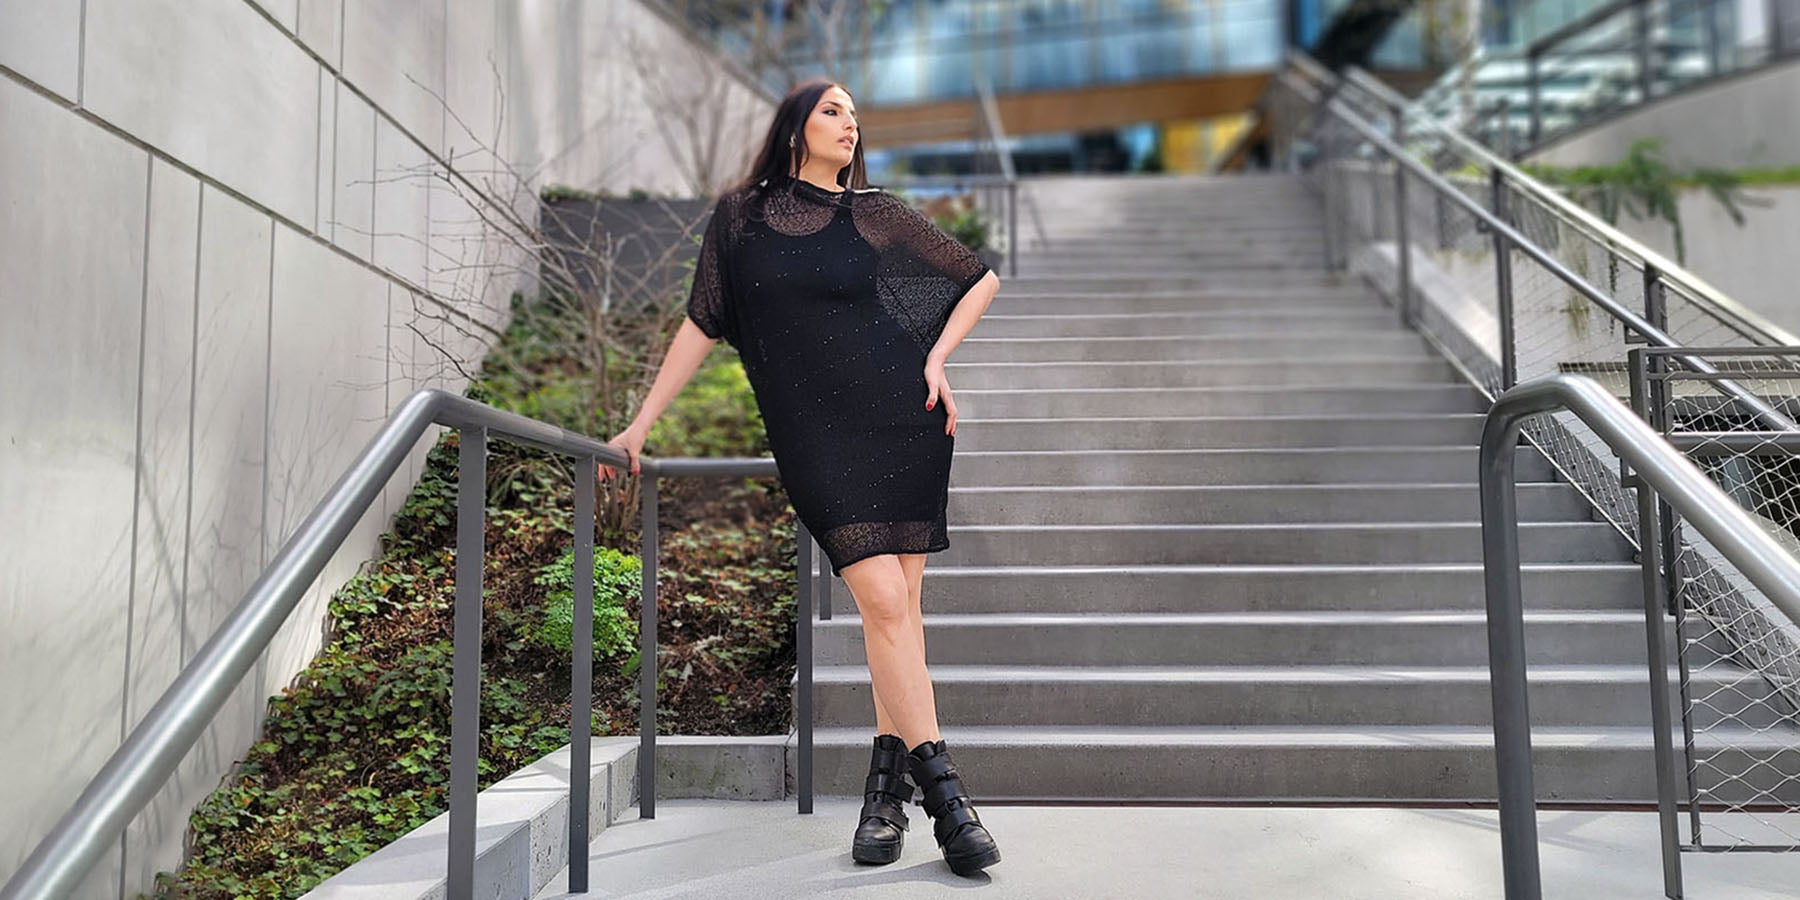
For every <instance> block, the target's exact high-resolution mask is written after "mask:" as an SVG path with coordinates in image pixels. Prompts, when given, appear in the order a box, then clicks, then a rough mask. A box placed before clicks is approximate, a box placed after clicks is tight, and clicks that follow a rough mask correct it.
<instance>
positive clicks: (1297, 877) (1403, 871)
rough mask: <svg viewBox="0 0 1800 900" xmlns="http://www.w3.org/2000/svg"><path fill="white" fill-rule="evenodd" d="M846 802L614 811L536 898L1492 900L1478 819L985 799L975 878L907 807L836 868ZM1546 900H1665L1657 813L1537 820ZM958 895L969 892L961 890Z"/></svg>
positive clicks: (1731, 895) (1695, 864)
mask: <svg viewBox="0 0 1800 900" xmlns="http://www.w3.org/2000/svg"><path fill="white" fill-rule="evenodd" d="M858 808H859V803H858V802H857V801H855V800H851V799H843V798H820V799H819V801H818V803H817V805H816V807H815V809H816V811H815V812H814V813H813V814H811V815H806V816H802V815H799V814H797V813H796V812H795V811H794V803H793V801H791V800H788V801H782V802H731V801H715V800H667V801H663V802H660V803H658V804H657V811H656V812H657V817H656V819H655V820H653V821H645V820H641V819H637V818H636V817H635V813H628V814H627V815H626V816H625V817H624V818H622V819H620V820H619V821H618V822H617V823H616V824H614V825H613V826H612V827H611V828H608V829H607V830H606V832H605V833H604V834H602V835H601V836H600V837H599V838H598V839H596V840H595V841H594V843H593V853H592V856H591V863H590V866H591V868H590V870H589V871H590V873H591V888H592V890H590V892H589V893H588V894H585V895H570V894H568V893H566V885H567V877H568V875H567V872H566V871H565V872H563V873H560V874H559V875H558V876H557V877H556V879H555V880H553V881H552V882H551V883H550V885H549V887H548V888H547V889H546V890H545V891H544V892H543V893H541V894H539V895H538V896H539V898H540V900H561V898H569V897H573V896H585V897H638V898H650V897H655V898H676V897H705V898H709V900H711V898H764V897H767V898H784V900H785V898H794V897H834V898H836V897H871V898H873V897H880V898H891V897H908V898H911V897H964V898H968V897H976V896H979V897H982V898H984V900H996V898H1032V900H1038V898H1059V900H1063V898H1066V900H1084V898H1115V897H1116V898H1162V897H1168V898H1233V900H1244V898H1280V900H1288V898H1295V900H1298V898H1315V897H1316V898H1371V900H1374V898H1380V900H1410V898H1419V900H1452V898H1499V897H1501V896H1502V890H1501V882H1500V838H1499V833H1498V831H1497V828H1496V825H1497V816H1496V814H1495V812H1494V811H1493V810H1463V809H1378V808H1335V809H1334V808H1242V807H1082V806H1003V805H998V804H986V805H983V806H982V808H981V814H982V819H983V821H985V822H986V823H987V824H988V826H989V827H990V828H991V829H992V830H993V832H994V835H995V838H996V839H997V840H998V841H999V842H1000V848H1001V852H1002V853H1003V854H1004V858H1003V859H1002V860H1001V861H1000V862H999V863H998V864H997V865H995V866H993V867H991V868H989V869H987V870H986V871H985V872H984V873H983V876H982V877H978V878H973V879H968V878H959V877H957V876H955V875H953V874H951V873H950V870H949V869H948V868H946V867H945V866H944V863H943V859H942V857H941V856H940V855H939V854H938V850H937V847H936V845H935V844H934V843H933V842H932V839H931V827H930V823H929V820H927V819H926V818H925V817H924V813H923V811H922V810H919V809H918V807H917V806H916V805H915V806H912V807H909V808H908V814H909V815H912V817H913V820H912V821H913V825H912V830H911V831H909V832H908V833H907V844H906V851H905V853H904V854H903V855H902V856H901V858H900V860H899V861H898V862H895V863H893V864H892V865H887V866H859V865H857V864H856V863H854V862H852V861H851V859H850V835H851V832H852V831H853V830H854V828H855V821H856V812H857V810H858ZM1538 822H1539V824H1538V828H1539V833H1540V836H1541V838H1542V851H1541V852H1542V854H1543V873H1544V896H1545V897H1549V898H1568V900H1602V898H1614V897H1619V898H1624V897H1630V898H1654V897H1659V896H1661V895H1662V888H1661V868H1660V866H1659V864H1658V862H1657V856H1656V853H1657V850H1656V848H1657V831H1656V818H1655V816H1654V815H1653V814H1648V813H1604V812H1556V811H1545V812H1541V813H1540V814H1539V820H1538ZM1682 862H1683V864H1684V865H1685V866H1686V869H1687V888H1688V890H1687V896H1688V897H1689V898H1690V900H1711V898H1719V900H1727V898H1728V900H1762V898H1771V900H1773V898H1791V897H1793V896H1794V895H1795V887H1794V886H1795V885H1796V884H1800V854H1794V853H1788V854H1767V853H1744V854H1691V853H1690V854H1684V855H1683V857H1682ZM971 890H973V893H971Z"/></svg>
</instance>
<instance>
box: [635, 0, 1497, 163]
mask: <svg viewBox="0 0 1800 900" xmlns="http://www.w3.org/2000/svg"><path fill="white" fill-rule="evenodd" d="M657 2H662V3H664V4H665V5H666V6H667V7H668V8H669V9H671V10H672V11H673V12H674V13H675V14H677V15H678V16H680V17H682V18H683V19H685V20H686V21H689V22H692V23H693V25H694V27H695V29H696V30H697V31H698V32H699V33H701V34H703V35H705V36H706V38H707V39H708V40H709V41H712V42H713V43H714V44H715V45H716V46H718V47H719V48H720V49H721V50H722V51H723V52H724V53H726V54H727V55H728V56H730V57H732V58H734V59H736V60H738V61H739V62H741V63H742V64H743V65H744V66H745V67H746V68H747V69H749V70H751V71H753V72H755V73H757V75H758V77H760V78H761V79H762V80H763V81H764V82H765V83H766V84H767V85H768V87H769V89H770V90H771V91H772V92H781V91H784V90H785V89H786V86H787V85H788V84H791V83H792V82H793V80H794V79H796V78H798V77H803V76H806V75H815V74H816V75H825V76H826V77H831V78H835V79H838V80H841V81H843V82H844V83H845V84H846V86H847V87H848V88H849V90H850V92H851V93H852V94H853V95H855V96H856V97H857V98H858V108H859V110H860V111H862V112H863V114H864V115H863V128H864V132H865V135H866V137H867V139H868V143H869V147H870V150H869V166H870V169H871V176H870V177H871V180H873V181H877V182H879V181H881V179H882V178H887V177H892V176H897V175H899V174H902V173H917V174H927V173H943V172H969V171H974V170H976V169H978V168H979V167H980V165H981V163H980V159H979V158H980V157H981V156H982V154H983V152H984V151H983V150H982V149H981V148H980V146H979V144H978V142H977V141H976V140H975V132H976V130H977V129H978V124H977V123H978V118H979V109H978V107H979V104H980V96H981V95H980V91H981V90H983V89H984V88H985V89H987V90H989V91H991V93H992V94H993V96H994V100H995V103H996V107H997V108H996V110H995V112H996V114H997V116H998V118H999V119H1000V120H1001V121H1003V122H1004V123H1005V128H1006V134H1007V136H1008V137H1009V138H1010V141H1009V148H1010V149H1011V151H1012V154H1013V159H1014V162H1015V164H1016V165H1017V167H1018V170H1019V172H1021V173H1038V172H1067V171H1076V172H1083V171H1167V172H1177V173H1179V172H1188V173H1193V172H1204V171H1207V170H1208V169H1209V168H1211V167H1213V166H1214V165H1216V164H1217V162H1218V161H1219V160H1220V159H1221V157H1222V155H1223V154H1224V153H1225V151H1226V150H1227V149H1228V148H1229V147H1230V146H1231V144H1232V142H1233V140H1234V139H1235V138H1236V137H1237V136H1238V135H1239V133H1240V132H1241V131H1242V130H1243V128H1244V127H1245V125H1246V122H1247V121H1248V119H1247V116H1246V113H1247V112H1248V111H1249V109H1250V107H1251V106H1252V105H1253V104H1254V102H1255V101H1256V99H1257V97H1258V96H1259V95H1260V94H1261V91H1262V89H1263V87H1264V85H1265V84H1266V82H1267V79H1268V75H1269V73H1270V72H1272V71H1273V70H1274V69H1275V68H1276V67H1278V66H1279V65H1280V63H1281V60H1282V56H1283V53H1284V52H1285V48H1286V47H1287V46H1289V45H1290V44H1298V45H1300V46H1304V47H1314V46H1317V45H1319V44H1320V42H1321V41H1325V40H1329V41H1330V44H1331V46H1339V45H1341V44H1344V43H1345V41H1344V35H1343V34H1341V33H1338V32H1333V31H1332V27H1333V24H1334V23H1336V22H1339V21H1340V20H1343V19H1348V20H1351V21H1357V22H1367V21H1368V20H1369V19H1370V18H1371V17H1372V18H1373V19H1377V20H1379V22H1380V25H1379V27H1378V28H1377V29H1375V30H1373V31H1367V30H1366V26H1364V27H1365V30H1366V33H1364V34H1362V35H1359V36H1358V37H1359V39H1360V40H1361V41H1362V42H1363V43H1365V44H1367V46H1359V48H1358V49H1357V51H1356V55H1357V56H1358V59H1359V61H1364V62H1368V63H1369V64H1370V65H1372V66H1373V67H1374V68H1377V69H1379V70H1382V71H1383V72H1384V74H1389V75H1393V76H1397V78H1398V80H1399V81H1400V82H1402V83H1406V84H1409V85H1415V84H1418V83H1420V79H1421V77H1423V76H1424V75H1427V74H1430V73H1434V72H1436V71H1437V70H1439V69H1441V68H1442V67H1443V66H1444V65H1445V64H1446V63H1447V62H1448V60H1449V59H1451V58H1452V56H1453V54H1454V49H1455V31H1454V27H1453V24H1452V22H1453V20H1454V18H1455V17H1456V15H1460V12H1459V11H1461V10H1464V9H1472V5H1471V4H1470V3H1468V2H1465V0H1426V2H1422V3H1410V2H1409V3H1362V4H1353V3H1352V0H967V2H965V0H893V2H882V3H849V2H826V3H803V2H792V0H757V2H745V0H657ZM1353 7H1354V8H1353ZM1346 13H1350V15H1346ZM1353 30H1354V29H1353ZM1340 31H1341V28H1340Z"/></svg>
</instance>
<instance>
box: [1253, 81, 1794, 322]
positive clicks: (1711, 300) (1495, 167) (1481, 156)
mask: <svg viewBox="0 0 1800 900" xmlns="http://www.w3.org/2000/svg"><path fill="white" fill-rule="evenodd" d="M1289 60H1290V61H1291V62H1292V63H1293V64H1294V66H1295V68H1297V69H1299V70H1301V71H1303V72H1305V73H1306V75H1307V76H1308V77H1309V78H1312V79H1314V80H1315V81H1319V82H1321V84H1328V83H1330V82H1331V81H1332V80H1333V76H1332V74H1331V73H1330V72H1329V71H1328V70H1326V69H1325V67H1324V66H1322V65H1320V64H1319V62H1318V61H1317V60H1315V59H1313V58H1312V57H1310V56H1308V55H1307V54H1306V53H1304V52H1302V51H1300V50H1290V51H1289ZM1344 78H1345V79H1346V80H1348V81H1350V82H1351V83H1353V84H1355V85H1356V86H1357V87H1359V88H1361V89H1363V90H1365V91H1367V92H1369V93H1370V94H1372V95H1374V96H1375V98H1376V100H1377V101H1378V102H1379V103H1380V104H1382V105H1383V106H1387V107H1389V108H1400V109H1417V104H1414V103H1412V101H1410V100H1408V99H1407V98H1406V97H1405V96H1403V95H1401V94H1400V93H1399V92H1398V91H1396V90H1394V89H1393V88H1391V87H1389V86H1388V85H1387V84H1386V83H1384V82H1382V81H1381V79H1379V78H1376V77H1375V76H1373V75H1371V74H1369V73H1368V72H1367V71H1364V70H1363V69H1362V68H1360V67H1358V66H1350V67H1348V68H1347V69H1346V70H1345V72H1344ZM1417 119H1418V121H1419V122H1420V123H1422V125H1423V127H1424V129H1425V130H1428V131H1430V132H1432V133H1434V134H1436V135H1438V136H1439V137H1442V138H1443V139H1445V140H1446V141H1448V142H1450V143H1451V144H1454V145H1455V146H1456V147H1457V148H1458V149H1459V150H1461V151H1462V152H1463V153H1465V154H1467V155H1468V156H1469V157H1472V158H1473V159H1474V161H1476V162H1477V163H1478V164H1480V165H1481V166H1484V167H1486V168H1487V169H1488V170H1489V171H1490V172H1498V173H1499V174H1500V177H1501V178H1503V179H1504V180H1505V182H1506V183H1507V184H1510V185H1511V186H1512V187H1514V188H1516V189H1518V190H1520V191H1523V192H1524V193H1526V194H1529V195H1530V196H1532V197H1533V198H1535V199H1537V200H1538V201H1540V202H1542V203H1544V204H1546V205H1548V206H1550V207H1551V208H1553V209H1554V210H1555V211H1556V212H1558V213H1561V214H1562V215H1564V216H1566V217H1567V218H1569V219H1572V220H1574V222H1573V223H1574V224H1575V225H1577V226H1578V227H1579V228H1581V229H1583V230H1585V231H1587V232H1588V235H1589V236H1590V237H1594V238H1598V239H1600V240H1601V242H1602V243H1605V244H1608V245H1610V246H1611V247H1612V248H1613V249H1614V250H1615V251H1621V252H1623V253H1624V254H1625V255H1627V256H1629V257H1635V258H1636V261H1637V263H1638V264H1639V265H1640V266H1649V267H1654V268H1655V269H1656V271H1657V272H1658V273H1659V275H1660V276H1661V277H1662V278H1663V279H1664V280H1665V281H1668V282H1671V283H1673V284H1675V285H1677V286H1678V287H1679V288H1680V289H1681V290H1682V291H1683V292H1685V293H1686V294H1687V295H1688V296H1690V297H1692V298H1693V299H1694V300H1695V301H1696V302H1697V303H1699V304H1700V305H1701V306H1704V307H1708V308H1709V311H1710V312H1712V313H1713V314H1714V315H1716V316H1718V317H1720V318H1721V319H1724V320H1726V321H1727V324H1732V323H1734V322H1735V326H1734V327H1735V328H1736V330H1738V331H1739V333H1741V334H1743V335H1744V336H1745V337H1749V338H1752V339H1757V340H1761V341H1763V342H1765V343H1769V344H1777V345H1800V337H1796V336H1795V335H1793V334H1792V333H1790V332H1788V331H1787V330H1786V329H1784V328H1782V327H1781V326H1779V325H1777V324H1775V323H1774V322H1772V321H1770V320H1769V319H1768V318H1766V317H1764V316H1763V315H1762V314H1760V313H1758V312H1756V311H1755V310H1752V309H1750V308H1749V307H1747V306H1744V305H1743V304H1742V303H1739V302H1738V301H1736V300H1733V299H1732V298H1731V297H1729V296H1727V295H1726V294H1725V293H1724V292H1723V291H1720V290H1719V289H1718V288H1716V287H1713V286H1712V285H1711V284H1710V283H1708V282H1707V281H1706V280H1705V279H1702V278H1701V277H1700V276H1698V275H1696V274H1694V273H1693V272H1690V271H1688V270H1687V269H1686V268H1684V267H1682V266H1681V265H1679V264H1677V263H1676V262H1674V261H1673V260H1670V259H1668V258H1667V257H1665V256H1663V255H1662V254H1660V253H1658V252H1656V251H1655V250H1652V249H1650V248H1649V247H1647V246H1645V245H1644V244H1643V243H1641V242H1639V241H1637V240H1636V239H1634V238H1632V237H1631V236H1630V235H1628V234H1626V233H1625V232H1623V231H1620V230H1619V229H1618V228H1617V227H1615V226H1613V225H1611V224H1609V223H1607V221H1606V220H1605V219H1602V218H1600V217H1599V216H1597V215H1595V214H1594V213H1592V212H1590V211H1589V210H1588V209H1587V208H1586V207H1584V206H1582V205H1581V204H1579V203H1576V202H1575V201H1573V200H1570V199H1569V198H1568V196H1567V195H1565V194H1563V193H1562V192H1561V191H1558V190H1557V189H1555V188H1553V187H1551V186H1550V185H1547V184H1545V183H1544V182H1542V181H1540V180H1538V179H1537V178H1534V177H1532V176H1531V175H1530V174H1528V173H1526V172H1525V171H1524V170H1522V169H1520V168H1519V167H1518V166H1516V165H1513V164H1512V163H1511V162H1509V161H1508V160H1506V159H1503V158H1501V157H1500V156H1498V155H1496V154H1495V153H1494V152H1493V151H1491V150H1489V149H1488V148H1487V147H1486V146H1484V145H1482V143H1481V142H1480V141H1477V140H1474V139H1473V138H1470V137H1469V136H1468V135H1465V134H1463V133H1462V132H1461V131H1459V130H1457V129H1456V128H1455V127H1453V126H1451V125H1449V124H1446V123H1445V122H1443V121H1442V120H1440V119H1438V118H1437V117H1435V116H1431V115H1426V114H1423V112H1422V111H1421V114H1420V115H1419V116H1417Z"/></svg>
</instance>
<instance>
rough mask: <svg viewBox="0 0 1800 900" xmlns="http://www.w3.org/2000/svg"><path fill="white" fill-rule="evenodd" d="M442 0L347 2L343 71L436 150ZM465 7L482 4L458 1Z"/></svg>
mask: <svg viewBox="0 0 1800 900" xmlns="http://www.w3.org/2000/svg"><path fill="white" fill-rule="evenodd" d="M444 5H445V4H444V0H360V2H356V3H347V4H345V5H344V13H343V15H344V22H343V28H344V65H343V70H342V71H343V75H344V77H345V78H346V79H348V80H349V81H350V82H351V83H352V84H354V85H356V86H357V88H358V89H359V90H361V91H362V92H363V93H364V94H365V95H367V96H368V98H369V99H370V100H371V101H373V102H374V104H375V105H376V106H378V107H380V108H381V109H382V110H383V111H385V112H386V113H387V114H388V115H390V116H392V117H393V118H394V120H395V121H396V122H397V123H399V125H400V127H401V128H403V129H405V130H406V132H407V133H408V134H410V135H411V136H412V137H413V138H415V139H417V140H418V141H419V143H420V144H422V145H423V146H424V147H425V148H426V149H428V150H430V151H431V152H432V153H434V154H436V153H441V152H442V150H443V138H444V100H443V99H441V98H443V96H444V20H445V8H444ZM453 5H455V6H456V7H458V10H457V14H458V15H462V11H461V8H462V7H467V6H479V5H483V4H475V3H459V4H453Z"/></svg>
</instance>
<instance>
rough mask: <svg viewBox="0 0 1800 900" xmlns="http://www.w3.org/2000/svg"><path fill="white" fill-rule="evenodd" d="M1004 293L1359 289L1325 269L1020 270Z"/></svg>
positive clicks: (1355, 281) (1356, 279) (1350, 278)
mask: <svg viewBox="0 0 1800 900" xmlns="http://www.w3.org/2000/svg"><path fill="white" fill-rule="evenodd" d="M1002 277H1003V278H1005V283H1004V284H1005V286H1003V287H1002V288H1001V290H1003V291H1010V290H1018V291H1021V292H1025V293H1044V292H1047V291H1062V292H1067V293H1089V292H1098V293H1117V292H1127V291H1221V290H1225V291H1231V290H1245V289H1253V290H1272V289H1278V288H1280V289H1286V288H1299V289H1302V290H1310V289H1315V288H1336V287H1362V286H1364V283H1363V280H1362V278H1361V276H1358V275H1353V274H1349V273H1347V272H1342V271H1337V270H1327V269H1299V270H1295V271H1289V272H1283V271H1279V270H1275V269H1252V270H1246V271H1244V272H1233V271H1229V270H1218V271H1194V270H1191V269H1190V270H1189V271H1185V272H1162V271H1158V272H1153V273H1144V272H1130V271H1119V272H1102V273H1100V274H1095V273H1094V272H1093V271H1089V272H1088V273H1086V274H1072V273H1060V274H1033V273H1030V272H1027V271H1026V270H1024V269H1021V270H1020V272H1019V274H1018V275H1013V276H1006V275H1004V274H1003V275H1002Z"/></svg>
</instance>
